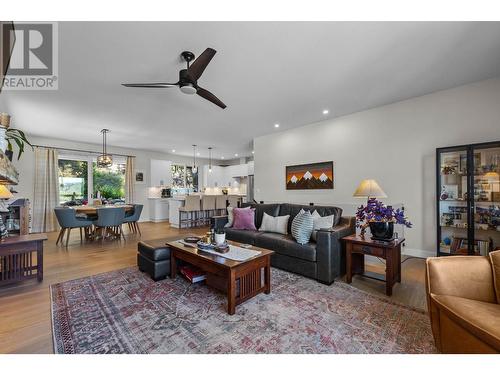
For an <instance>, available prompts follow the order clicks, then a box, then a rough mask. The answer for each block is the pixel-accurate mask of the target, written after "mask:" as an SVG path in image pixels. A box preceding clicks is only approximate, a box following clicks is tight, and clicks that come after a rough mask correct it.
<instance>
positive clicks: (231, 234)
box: [224, 228, 263, 245]
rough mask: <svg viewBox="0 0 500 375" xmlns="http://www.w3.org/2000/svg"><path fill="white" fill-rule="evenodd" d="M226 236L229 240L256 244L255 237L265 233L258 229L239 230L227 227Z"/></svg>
mask: <svg viewBox="0 0 500 375" xmlns="http://www.w3.org/2000/svg"><path fill="white" fill-rule="evenodd" d="M224 231H225V232H226V238H227V239H228V240H232V241H236V242H240V243H247V244H250V245H255V238H256V237H257V236H260V235H261V234H263V232H258V231H256V230H239V229H233V228H225V229H224Z"/></svg>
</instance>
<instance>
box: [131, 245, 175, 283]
mask: <svg viewBox="0 0 500 375" xmlns="http://www.w3.org/2000/svg"><path fill="white" fill-rule="evenodd" d="M137 251H138V253H137V266H138V267H139V270H140V271H142V272H146V273H147V274H148V275H149V276H151V278H152V279H153V280H154V281H158V280H162V279H164V278H166V277H167V276H169V275H170V248H169V247H168V246H167V245H165V242H164V241H162V242H161V243H147V242H143V241H141V242H139V243H138V244H137Z"/></svg>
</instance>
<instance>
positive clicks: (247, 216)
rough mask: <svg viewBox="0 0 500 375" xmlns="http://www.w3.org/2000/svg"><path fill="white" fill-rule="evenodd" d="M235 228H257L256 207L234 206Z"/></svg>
mask: <svg viewBox="0 0 500 375" xmlns="http://www.w3.org/2000/svg"><path fill="white" fill-rule="evenodd" d="M233 214H234V221H233V228H234V229H243V230H257V228H255V209H254V208H250V209H247V208H234V209H233Z"/></svg>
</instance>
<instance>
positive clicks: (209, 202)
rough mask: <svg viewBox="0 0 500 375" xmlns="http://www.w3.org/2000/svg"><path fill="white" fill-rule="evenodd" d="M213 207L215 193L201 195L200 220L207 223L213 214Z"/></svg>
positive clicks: (214, 204)
mask: <svg viewBox="0 0 500 375" xmlns="http://www.w3.org/2000/svg"><path fill="white" fill-rule="evenodd" d="M215 207H216V196H215V195H203V196H202V197H201V212H202V213H203V217H202V218H201V222H202V223H203V224H208V223H209V222H210V218H211V217H212V216H213V215H214V214H215Z"/></svg>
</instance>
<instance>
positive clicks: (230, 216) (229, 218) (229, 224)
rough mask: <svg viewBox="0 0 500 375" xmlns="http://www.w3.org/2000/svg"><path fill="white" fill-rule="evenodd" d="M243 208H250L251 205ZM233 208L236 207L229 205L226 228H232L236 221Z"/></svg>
mask: <svg viewBox="0 0 500 375" xmlns="http://www.w3.org/2000/svg"><path fill="white" fill-rule="evenodd" d="M242 208H248V209H250V206H248V207H242ZM233 209H234V207H231V206H227V223H226V225H224V228H231V227H232V226H233V221H234V213H233Z"/></svg>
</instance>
